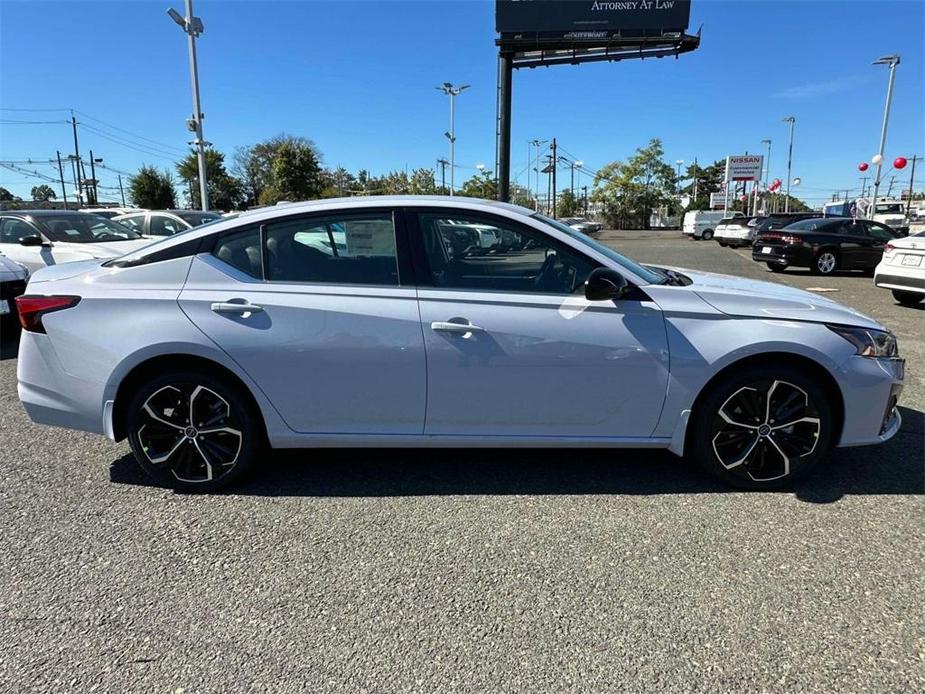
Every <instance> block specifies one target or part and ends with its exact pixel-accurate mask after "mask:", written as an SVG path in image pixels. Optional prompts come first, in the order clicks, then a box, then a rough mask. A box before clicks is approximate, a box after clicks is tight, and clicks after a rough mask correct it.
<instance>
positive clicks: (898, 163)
mask: <svg viewBox="0 0 925 694" xmlns="http://www.w3.org/2000/svg"><path fill="white" fill-rule="evenodd" d="M906 163H907V162H906V158H905V157H896V158H895V159H894V160H893V167H894V168H897V169H905V168H906Z"/></svg>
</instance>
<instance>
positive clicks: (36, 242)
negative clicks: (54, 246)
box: [19, 234, 45, 246]
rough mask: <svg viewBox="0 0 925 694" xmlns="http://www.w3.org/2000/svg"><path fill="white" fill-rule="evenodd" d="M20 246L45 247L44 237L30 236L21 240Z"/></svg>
mask: <svg viewBox="0 0 925 694" xmlns="http://www.w3.org/2000/svg"><path fill="white" fill-rule="evenodd" d="M19 245H20V246H44V245H45V242H44V241H42V237H41V236H39V235H38V234H30V235H29V236H23V237H22V238H21V239H19Z"/></svg>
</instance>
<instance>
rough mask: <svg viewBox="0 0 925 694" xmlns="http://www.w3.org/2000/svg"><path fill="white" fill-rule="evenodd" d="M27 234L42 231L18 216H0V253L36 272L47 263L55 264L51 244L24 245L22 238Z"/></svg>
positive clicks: (40, 234)
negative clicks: (21, 242)
mask: <svg viewBox="0 0 925 694" xmlns="http://www.w3.org/2000/svg"><path fill="white" fill-rule="evenodd" d="M27 236H40V237H42V238H43V240H44V241H46V242H47V240H48V239H46V238H44V236H43V235H42V233H41V232H40V231H39V230H38V229H37V228H36V227H34V226H33V225H32V224H30V223H29V222H27V221H26V220H24V219H19V218H18V217H3V218H0V253H3V255H5V256H6V257H7V258H9V259H10V260H13V261H15V262H17V263H19V264H20V265H24V266H25V267H26V268H27V269H28V270H29V272H30V273H31V272H35V271H36V270H39V269H41V268H43V267H45V266H46V265H54V258H53V257H52V255H51V249H50V247H49V246H23V245H22V244H20V240H21V239H23V238H25V237H27Z"/></svg>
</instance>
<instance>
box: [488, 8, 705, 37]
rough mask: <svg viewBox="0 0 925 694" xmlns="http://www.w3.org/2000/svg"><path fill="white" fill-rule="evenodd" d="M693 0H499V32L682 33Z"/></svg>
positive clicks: (596, 34)
mask: <svg viewBox="0 0 925 694" xmlns="http://www.w3.org/2000/svg"><path fill="white" fill-rule="evenodd" d="M690 13H691V3H690V0H497V3H496V5H495V29H496V31H497V32H498V33H499V34H549V35H557V36H562V35H563V34H572V35H573V36H574V38H576V39H594V38H604V37H605V36H606V35H607V34H609V33H612V32H624V33H630V34H645V33H646V32H654V31H664V32H683V31H685V30H686V29H687V24H688V21H689V20H690Z"/></svg>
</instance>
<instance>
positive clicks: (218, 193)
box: [177, 147, 245, 210]
mask: <svg viewBox="0 0 925 694" xmlns="http://www.w3.org/2000/svg"><path fill="white" fill-rule="evenodd" d="M177 175H179V176H180V178H181V179H182V180H183V181H185V182H186V183H187V185H188V186H189V188H188V190H189V194H188V197H189V203H190V207H193V208H199V207H201V206H202V204H201V200H200V195H199V157H198V156H197V155H196V152H190V153H189V154H187V155H186V156H185V157H183V159H181V160H180V162H179V163H178V164H177ZM206 182H207V187H208V194H209V207H210V208H211V209H214V210H235V209H238V208H240V207H241V205H242V204H243V203H244V197H245V196H244V186H243V185H242V184H241V181H240V180H238V179H237V178H235V177H234V176H231V175H230V174H229V173H228V172H227V171H226V170H225V155H224V154H222V153H221V152H219V151H218V150H215V149H212V148H211V147H210V148H209V149H207V150H206Z"/></svg>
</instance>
